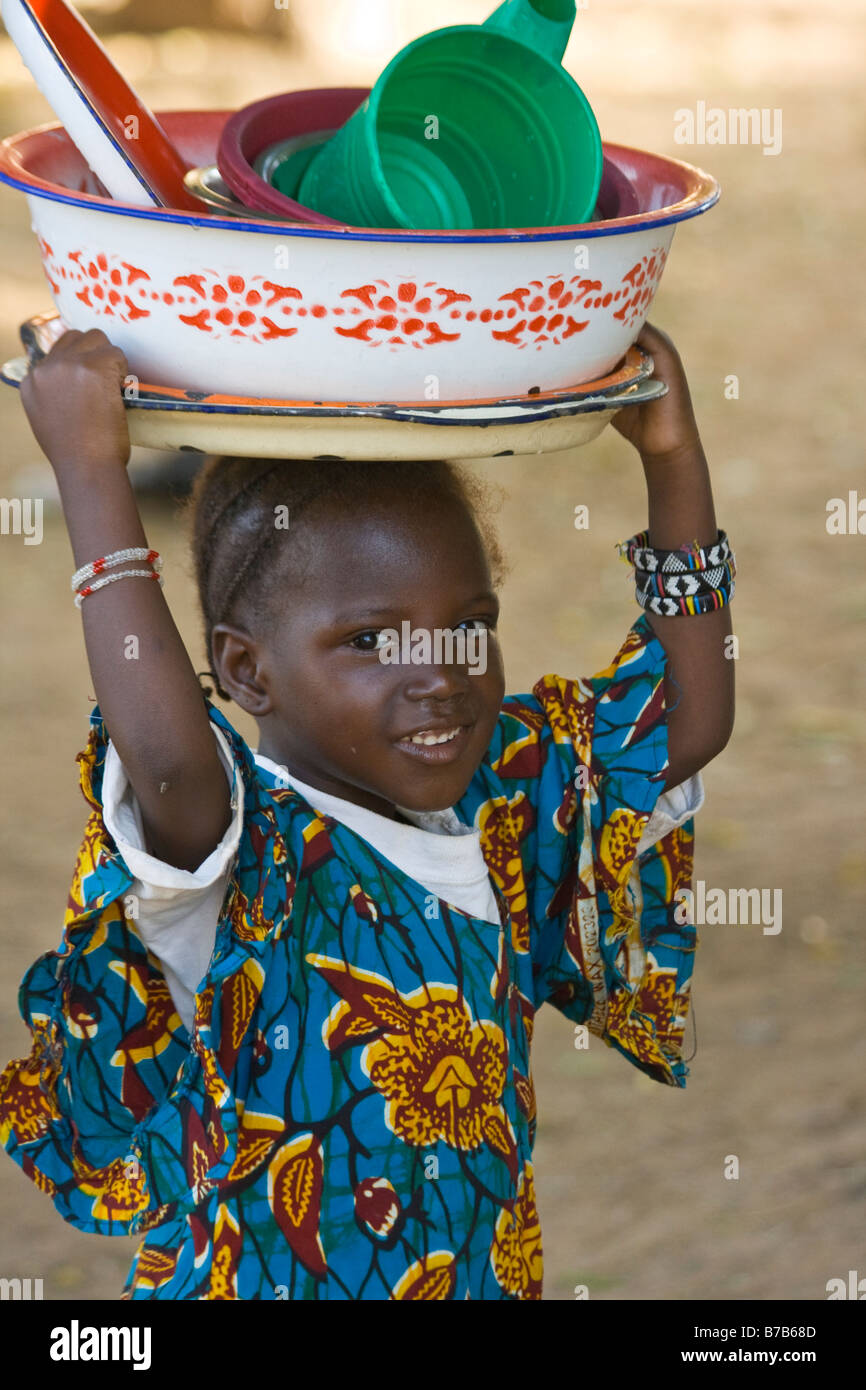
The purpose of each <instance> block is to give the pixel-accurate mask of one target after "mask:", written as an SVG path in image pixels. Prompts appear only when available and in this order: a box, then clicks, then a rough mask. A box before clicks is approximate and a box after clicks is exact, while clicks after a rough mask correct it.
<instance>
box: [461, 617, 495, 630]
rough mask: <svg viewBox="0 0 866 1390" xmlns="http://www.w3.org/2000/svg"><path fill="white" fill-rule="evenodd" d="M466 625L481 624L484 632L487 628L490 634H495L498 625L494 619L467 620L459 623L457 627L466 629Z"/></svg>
mask: <svg viewBox="0 0 866 1390" xmlns="http://www.w3.org/2000/svg"><path fill="white" fill-rule="evenodd" d="M466 623H480V624H481V627H482V630H484V629H485V628H486V629H487V631H488V632H494V631H495V630H496V623H495V622H494V621H493V619H492V618H467V619H466V622H463V623H458V624H457V626H458V627H465V626H466Z"/></svg>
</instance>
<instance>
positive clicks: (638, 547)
mask: <svg viewBox="0 0 866 1390" xmlns="http://www.w3.org/2000/svg"><path fill="white" fill-rule="evenodd" d="M648 539H649V532H648V531H639V532H638V533H637V535H636V536H632V538H631V540H628V541H620V542H619V545H618V546H617V549H618V550H619V553H620V555H621V556H622V557H623V559H624V560H626V561H627V562H628V563H629V564H631V565H634V567H635V569H638V570H644V571H646V572H648V573H650V574H652V573H655V572H656V571H657V570H664V571H665V572H666V573H673V574H683V573H684V572H685V571H686V570H704V569H712V568H713V567H714V566H716V565H721V564H724V562H725V561H726V560H730V559H731V557H732V554H733V552H732V550H731V546H730V542H729V541H728V537H727V535H726V534H725V532H724V531H721V530H720V531H719V533H718V538H717V540H716V542H715V544H713V545H708V546H706V547H703V548H702V547H701V546H699V545H698V544H697V542H696V541H695V542H694V543H693V544H691V545H685V546H682V547H681V548H680V549H679V550H658V549H656V548H654V547H652V546H649V545H648V544H647V541H648Z"/></svg>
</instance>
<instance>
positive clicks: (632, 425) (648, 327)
mask: <svg viewBox="0 0 866 1390" xmlns="http://www.w3.org/2000/svg"><path fill="white" fill-rule="evenodd" d="M637 343H638V346H639V347H642V348H645V350H646V351H647V352H649V353H651V354H652V358H653V362H654V363H655V370H654V372H653V375H654V376H656V377H658V378H660V379H661V380H662V381H663V382H665V384H666V385H667V388H668V393H667V395H666V396H661V397H660V398H659V399H658V400H655V401H648V402H647V403H646V405H627V406H624V407H623V409H622V410H620V411H618V412H617V414H616V415H614V417H613V420H612V421H611V424H612V425H613V427H614V429H615V430H618V431H619V433H620V434H621V435H622V436H623V438H624V439H627V440H628V441H629V443H630V444H633V445H634V447H635V448H636V449H637V451H638V453H639V454H640V456H641V458H642V459H643V460H644V461H651V462H657V461H665V460H671V461H673V460H674V459H676V458H677V457H678V456H681V455H682V454H684V453H688V452H689V451H690V450H692V449H694V448H696V447H698V448H699V447H700V435H699V434H698V426H697V423H696V421H695V417H694V412H693V410H692V401H691V396H690V395H689V386H688V382H687V381H686V374H685V371H684V369H683V364H682V362H681V361H680V356H679V353H678V352H677V350H676V348H675V347H674V345H673V343H672V341H671V339H670V338H669V337H668V335H667V333H663V332H662V331H661V329H659V328H653V326H652V324H649V323H645V324H644V326H643V328H642V329H641V331H640V333H639V334H638V337H637Z"/></svg>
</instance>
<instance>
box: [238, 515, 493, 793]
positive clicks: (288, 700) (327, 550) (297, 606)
mask: <svg viewBox="0 0 866 1390" xmlns="http://www.w3.org/2000/svg"><path fill="white" fill-rule="evenodd" d="M287 541H288V545H289V546H290V547H293V548H295V551H296V554H295V556H294V558H293V562H292V564H291V567H290V577H289V578H288V579H286V580H285V581H283V582H284V585H285V598H284V601H283V603H282V605H281V606H278V609H277V611H278V615H279V616H278V621H277V625H276V629H275V631H274V634H273V637H272V639H270V640H262V639H255V638H252V637H251V636H250V635H249V633H247V632H245V631H244V630H243V629H239V628H237V627H231V626H228V625H226V624H224V623H220V624H217V625H216V626H215V627H214V630H213V645H214V660H215V662H216V663H217V670H218V673H219V676H220V680H221V681H222V684H223V686H224V688H225V689H226V690H227V691H228V692H229V693H230V694H231V696H232V698H233V699H235V700H236V701H237V703H238V704H239V705H241V706H242V708H243V709H245V710H247V711H248V712H249V713H250V714H252V715H253V716H254V717H255V719H256V721H257V722H258V725H259V750H258V751H259V752H260V753H261V754H263V755H264V756H265V757H268V758H271V759H272V760H273V761H274V762H275V763H277V764H281V765H283V766H285V767H286V768H287V769H288V771H289V772H290V773H292V774H294V775H295V776H297V777H298V778H300V780H301V781H303V782H308V783H309V784H310V785H311V786H314V787H316V788H317V789H318V790H320V791H325V792H330V793H331V794H332V795H334V796H339V797H343V798H344V799H345V800H347V801H352V802H354V803H355V804H356V805H358V806H364V807H367V808H368V809H369V810H371V811H376V812H378V813H379V814H380V815H385V816H389V817H393V815H394V806H395V804H396V805H399V806H405V807H407V808H408V809H410V810H414V811H436V810H442V809H444V808H445V807H446V806H452V805H453V804H454V803H455V802H456V801H458V800H459V799H460V797H461V796H462V795H463V793H464V792H465V791H466V788H467V787H468V785H469V783H470V781H471V780H472V777H473V774H474V773H475V771H476V769H477V767H478V765H479V763H480V762H481V759H482V757H483V756H484V754H485V752H486V750H487V747H488V745H489V743H490V739H491V737H492V735H493V731H494V728H495V726H496V721H497V718H498V716H499V711H500V708H501V705H502V700H503V696H504V693H505V680H504V674H503V669H502V657H501V653H500V651H499V644H498V641H497V639H496V634H495V632H494V630H493V629H494V628H495V626H496V623H497V620H498V615H499V604H498V600H497V598H496V595H495V594H494V593H493V590H492V585H491V580H490V573H489V568H488V564H487V559H486V556H485V553H484V548H483V544H482V542H481V539H480V537H479V536H478V533H477V531H476V529H475V525H474V523H473V521H472V519H471V517H470V516H469V515H468V513H467V512H466V511H465V510H464V508H463V507H462V506H459V505H458V504H457V503H455V502H452V501H450V500H447V499H444V498H441V497H436V498H435V499H425V500H424V501H423V502H421V503H419V504H415V505H413V504H412V503H410V502H409V501H408V500H407V499H406V498H403V497H399V496H395V497H394V498H393V499H383V500H381V501H377V502H375V503H371V504H368V505H367V506H365V509H364V511H363V513H362V514H360V515H358V516H357V517H351V516H345V517H329V518H327V519H325V520H324V521H320V520H316V519H313V520H310V521H308V520H307V519H306V515H302V517H301V519H300V520H299V522H298V527H297V531H296V532H295V533H294V534H293V533H292V532H291V530H290V531H289V532H288V533H287ZM278 602H279V601H278ZM404 623H408V624H409V630H411V632H412V634H413V641H412V646H411V648H410V647H409V645H408V644H406V645H404V644H403V643H402V642H401V644H400V649H399V650H395V648H394V647H393V645H392V646H391V647H390V649H389V646H388V634H387V633H384V632H383V629H392V630H394V631H395V632H396V634H398V635H400V636H401V637H402V635H403V633H404V631H406V629H404V628H403V626H402V625H403V624H404ZM473 629H474V630H476V632H483V633H486V637H484V636H481V637H478V636H475V637H473V638H468V633H469V632H470V631H472V630H473ZM455 630H456V631H455ZM461 631H462V633H463V634H464V635H466V636H465V639H464V638H460V637H457V639H456V642H455V645H454V648H453V649H452V651H451V652H450V653H449V650H448V646H447V640H446V639H447V637H448V635H449V632H450V633H452V634H454V635H455V636H456V633H459V632H461ZM423 633H426V634H428V639H427V641H428V650H427V651H426V652H425V651H424V650H423V646H422V645H421V642H420V636H419V635H420V634H423ZM437 634H438V642H437ZM464 640H465V647H463V642H464ZM461 648H463V649H462V650H461ZM413 650H414V652H415V655H416V657H417V656H419V655H420V656H421V657H422V660H421V661H420V662H419V661H418V660H417V659H416V660H411V659H410V657H411V654H412V651H413ZM383 656H385V657H388V656H391V657H392V660H390V661H389V660H383V659H382V657H383ZM395 656H396V658H397V659H396V660H394V659H393V658H394V657H395ZM423 658H427V659H423ZM454 730H458V731H459V732H458V733H457V735H456V737H454V738H453V740H451V741H449V742H446V743H442V744H437V745H433V746H424V745H421V746H419V745H418V744H417V743H415V744H413V743H412V742H410V737H411V735H413V734H418V733H420V732H426V733H427V736H428V737H429V736H430V735H436V736H441V735H442V734H447V733H450V732H452V731H454Z"/></svg>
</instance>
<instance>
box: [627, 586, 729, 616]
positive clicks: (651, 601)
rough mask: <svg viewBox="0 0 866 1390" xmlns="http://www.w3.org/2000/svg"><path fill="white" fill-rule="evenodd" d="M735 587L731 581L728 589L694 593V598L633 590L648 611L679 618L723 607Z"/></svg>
mask: <svg viewBox="0 0 866 1390" xmlns="http://www.w3.org/2000/svg"><path fill="white" fill-rule="evenodd" d="M735 588H736V585H735V584H734V583H732V584H731V587H730V588H729V589H713V590H712V591H711V592H710V593H708V594H696V595H695V597H694V598H658V597H654V596H653V595H651V594H646V593H642V592H641V591H640V590H639V589H636V590H635V594H636V596H637V601H638V603H639V604H640V606H641V608H646V609H648V610H649V611H650V613H657V614H658V615H659V617H660V618H680V617H693V616H695V615H696V614H700V613H713V612H715V610H716V609H717V608H724V606H725V604H726V603H730V601H731V599H732V598H733V597H734V590H735Z"/></svg>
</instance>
